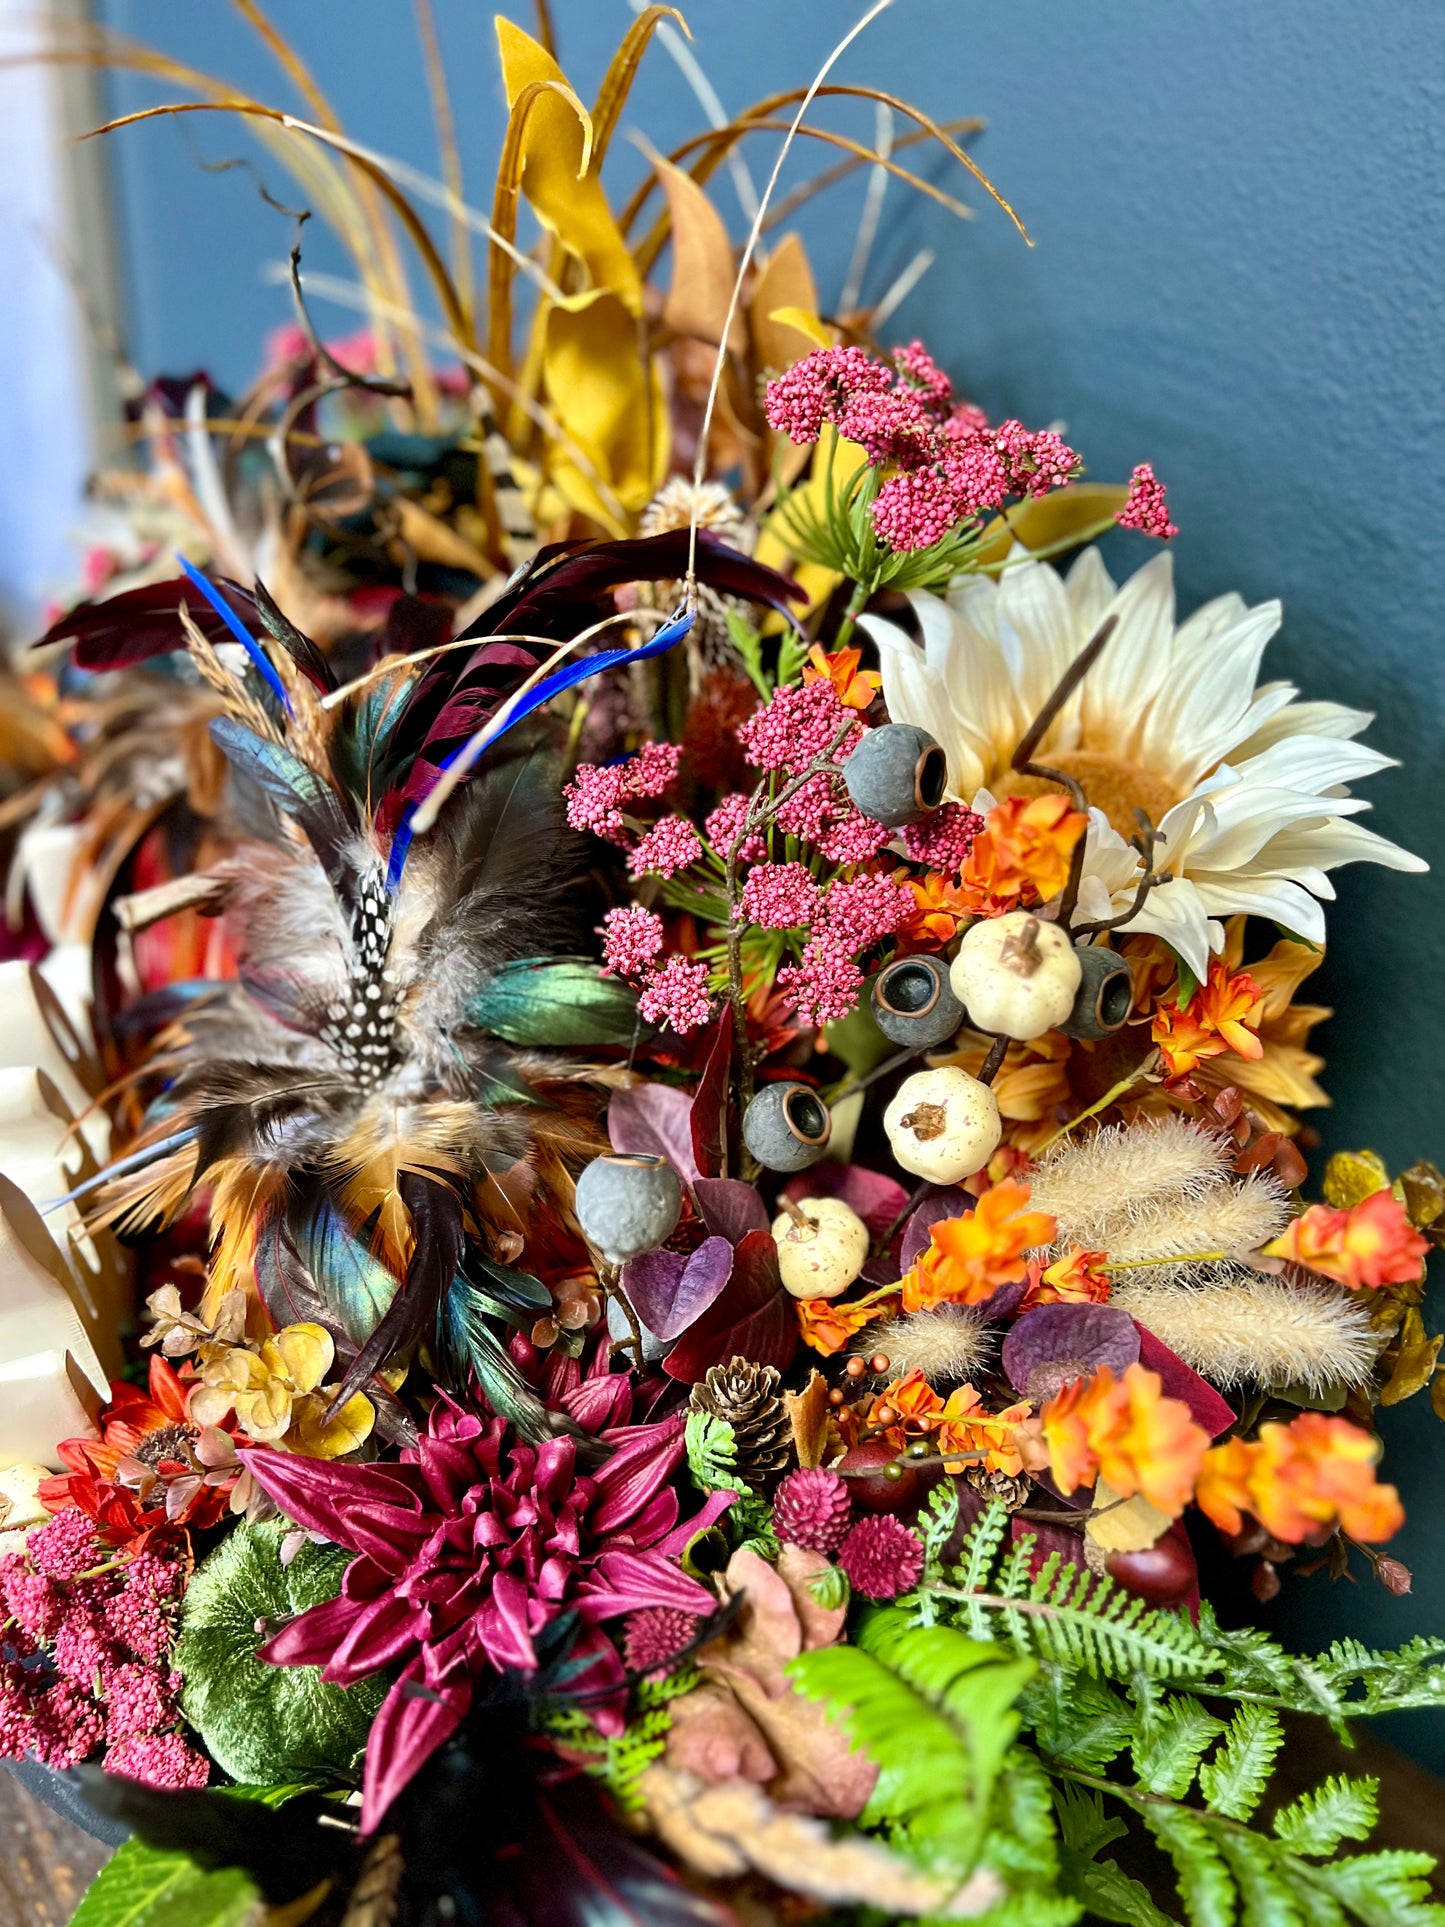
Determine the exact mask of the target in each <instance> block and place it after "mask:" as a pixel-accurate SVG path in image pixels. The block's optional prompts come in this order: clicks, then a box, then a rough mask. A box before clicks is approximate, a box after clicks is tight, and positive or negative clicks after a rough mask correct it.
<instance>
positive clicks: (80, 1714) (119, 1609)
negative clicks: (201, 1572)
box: [0, 1509, 210, 1787]
mask: <svg viewBox="0 0 1445 1927" xmlns="http://www.w3.org/2000/svg"><path fill="white" fill-rule="evenodd" d="M184 1584H185V1575H184V1567H183V1565H182V1562H181V1560H180V1558H179V1556H177V1555H176V1554H175V1553H173V1552H170V1551H163V1550H159V1549H157V1548H156V1547H155V1545H154V1544H153V1545H152V1546H151V1547H150V1548H148V1549H147V1550H145V1551H142V1552H139V1553H135V1554H132V1555H129V1556H126V1557H120V1556H117V1555H116V1554H114V1553H113V1552H111V1551H109V1550H108V1549H107V1548H106V1547H105V1546H104V1545H103V1544H102V1543H101V1542H100V1541H99V1540H98V1539H97V1538H96V1529H95V1522H94V1521H93V1520H92V1519H90V1518H89V1517H88V1516H87V1515H86V1514H85V1513H83V1512H80V1511H78V1510H74V1509H72V1510H68V1511H65V1512H60V1513H57V1515H56V1516H55V1518H54V1519H52V1520H51V1522H50V1523H49V1525H46V1526H42V1527H40V1528H39V1529H38V1530H36V1531H34V1532H32V1533H31V1534H30V1535H29V1537H28V1538H27V1540H26V1543H25V1550H24V1552H23V1553H10V1554H7V1556H6V1557H5V1558H4V1559H3V1560H0V1600H3V1602H4V1611H5V1614H6V1618H7V1621H8V1623H7V1625H6V1626H5V1629H4V1631H3V1634H0V1758H3V1759H12V1760H18V1759H24V1758H25V1756H26V1755H27V1754H28V1753H33V1754H34V1755H35V1757H36V1758H37V1759H39V1760H40V1761H41V1762H42V1763H43V1764H44V1765H46V1766H54V1767H68V1766H74V1765H76V1764H77V1763H78V1762H79V1761H81V1760H84V1759H87V1758H89V1757H90V1755H91V1754H93V1753H95V1752H97V1751H99V1749H100V1748H102V1747H104V1748H105V1754H104V1758H103V1761H102V1764H103V1765H104V1766H105V1767H106V1769H107V1771H109V1772H112V1773H122V1774H125V1775H126V1776H127V1777H128V1778H130V1779H134V1780H144V1781H146V1782H147V1783H148V1784H149V1785H151V1786H158V1787H200V1786H204V1785H205V1784H206V1781H207V1779H208V1777H209V1774H210V1767H209V1763H208V1762H207V1760H206V1759H205V1757H204V1756H203V1755H202V1754H200V1753H198V1752H196V1750H195V1749H194V1748H193V1747H192V1746H190V1745H189V1744H188V1742H187V1741H186V1740H185V1738H184V1737H183V1735H182V1733H181V1732H180V1730H179V1728H180V1724H181V1713H180V1703H179V1697H178V1696H179V1693H180V1687H181V1677H180V1674H179V1673H177V1672H175V1671H174V1670H173V1669H172V1668H171V1667H170V1666H169V1664H168V1663H167V1656H168V1654H169V1652H170V1648H171V1641H172V1636H173V1631H174V1621H175V1614H176V1608H177V1606H178V1605H179V1602H180V1595H181V1592H182V1590H183V1588H184Z"/></svg>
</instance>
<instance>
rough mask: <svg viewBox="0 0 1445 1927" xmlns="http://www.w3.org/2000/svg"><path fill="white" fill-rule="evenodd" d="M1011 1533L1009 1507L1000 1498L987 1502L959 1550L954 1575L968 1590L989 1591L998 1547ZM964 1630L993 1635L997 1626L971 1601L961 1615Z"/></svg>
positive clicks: (975, 1636) (963, 1589)
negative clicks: (990, 1622)
mask: <svg viewBox="0 0 1445 1927" xmlns="http://www.w3.org/2000/svg"><path fill="white" fill-rule="evenodd" d="M1007 1534H1008V1511H1007V1508H1006V1507H1004V1506H1002V1505H999V1504H998V1503H997V1502H994V1503H991V1504H989V1505H987V1506H986V1507H985V1508H984V1510H983V1511H982V1512H981V1513H980V1514H979V1515H978V1518H977V1519H976V1521H975V1522H974V1524H973V1525H972V1527H971V1528H970V1529H969V1532H968V1534H967V1536H966V1537H965V1539H964V1542H963V1549H962V1551H961V1552H960V1554H959V1560H958V1565H957V1568H956V1569H955V1571H954V1574H953V1577H954V1581H955V1583H956V1584H957V1586H958V1588H959V1590H960V1591H961V1592H965V1593H975V1592H987V1591H988V1590H989V1586H988V1581H989V1577H990V1575H991V1574H992V1572H993V1569H994V1566H995V1564H996V1563H997V1560H998V1553H999V1547H1000V1546H1001V1545H1002V1544H1003V1542H1004V1539H1005V1538H1006V1536H1007ZM961 1617H962V1618H963V1619H964V1630H965V1631H966V1632H967V1633H968V1635H969V1637H970V1638H971V1639H993V1638H994V1637H995V1630H994V1628H992V1627H991V1626H990V1625H989V1623H988V1617H987V1614H986V1613H985V1612H984V1610H983V1608H982V1607H980V1606H973V1605H968V1606H966V1607H965V1608H964V1612H963V1614H962V1615H961Z"/></svg>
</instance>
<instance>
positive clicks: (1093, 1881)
mask: <svg viewBox="0 0 1445 1927" xmlns="http://www.w3.org/2000/svg"><path fill="white" fill-rule="evenodd" d="M1074 1880H1075V1885H1074V1891H1075V1893H1077V1894H1078V1896H1079V1898H1080V1900H1082V1901H1083V1903H1084V1905H1085V1907H1086V1908H1087V1909H1088V1911H1089V1916H1090V1918H1091V1919H1092V1918H1097V1919H1099V1920H1117V1921H1121V1922H1123V1923H1124V1927H1176V1923H1175V1922H1174V1921H1172V1920H1171V1919H1170V1917H1169V1915H1168V1914H1161V1913H1160V1911H1159V1909H1158V1908H1157V1907H1156V1906H1155V1905H1154V1902H1153V1900H1152V1899H1151V1898H1150V1896H1149V1889H1148V1888H1147V1887H1145V1886H1143V1885H1142V1884H1141V1883H1140V1882H1139V1881H1137V1880H1135V1879H1133V1878H1132V1877H1131V1876H1130V1875H1129V1874H1126V1873H1125V1872H1124V1869H1123V1868H1122V1867H1120V1866H1118V1865H1116V1864H1115V1862H1114V1861H1112V1860H1091V1861H1089V1862H1088V1864H1087V1865H1085V1866H1083V1867H1081V1868H1079V1870H1078V1872H1077V1874H1076V1875H1075V1876H1074Z"/></svg>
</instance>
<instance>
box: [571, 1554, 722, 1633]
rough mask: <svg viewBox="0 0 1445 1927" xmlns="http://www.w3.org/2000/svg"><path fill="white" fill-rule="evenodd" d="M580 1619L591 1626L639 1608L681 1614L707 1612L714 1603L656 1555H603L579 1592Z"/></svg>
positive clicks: (681, 1571) (680, 1571)
mask: <svg viewBox="0 0 1445 1927" xmlns="http://www.w3.org/2000/svg"><path fill="white" fill-rule="evenodd" d="M578 1603H579V1606H580V1610H581V1613H582V1617H583V1618H584V1619H585V1620H586V1621H587V1622H588V1623H589V1624H593V1625H595V1624H596V1623H597V1622H598V1621H599V1620H602V1619H615V1618H616V1616H617V1615H618V1614H619V1613H627V1612H636V1611H637V1610H638V1609H639V1608H640V1607H643V1606H672V1607H675V1608H676V1610H677V1611H679V1612H684V1613H707V1612H711V1611H712V1609H713V1607H714V1605H715V1604H716V1603H717V1602H716V1601H715V1600H714V1598H713V1596H712V1594H711V1593H710V1592H709V1591H708V1590H707V1588H706V1587H705V1586H700V1585H699V1584H698V1582H697V1581H696V1580H695V1579H689V1578H688V1576H687V1574H686V1573H685V1572H684V1571H683V1570H682V1568H681V1566H678V1565H675V1564H674V1563H673V1561H672V1560H671V1559H668V1558H665V1557H664V1556H663V1554H662V1553H660V1552H656V1551H654V1552H604V1553H603V1554H602V1557H601V1558H600V1559H599V1560H598V1561H597V1564H596V1567H595V1570H594V1572H593V1574H592V1576H591V1577H590V1578H588V1579H587V1580H586V1581H585V1582H584V1584H583V1586H582V1591H581V1597H580V1599H579V1602H578Z"/></svg>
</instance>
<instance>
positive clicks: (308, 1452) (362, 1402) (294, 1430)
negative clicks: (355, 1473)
mask: <svg viewBox="0 0 1445 1927" xmlns="http://www.w3.org/2000/svg"><path fill="white" fill-rule="evenodd" d="M334 1390H335V1387H334V1386H333V1387H331V1388H330V1391H328V1390H325V1389H323V1390H322V1391H319V1392H315V1393H313V1394H312V1395H311V1396H310V1397H308V1398H304V1399H298V1400H297V1402H296V1409H295V1412H294V1414H293V1416H292V1420H291V1429H290V1431H289V1432H288V1433H287V1434H286V1438H285V1445H286V1449H287V1451H288V1452H299V1453H300V1454H301V1456H302V1457H303V1458H307V1459H340V1458H344V1457H345V1456H346V1454H347V1453H348V1452H355V1451H357V1450H358V1449H359V1448H360V1447H361V1446H363V1445H365V1443H366V1441H367V1440H368V1439H369V1438H370V1437H371V1428H372V1427H373V1426H374V1425H375V1423H376V1413H375V1411H374V1410H373V1409H372V1403H371V1400H370V1399H369V1398H368V1397H367V1396H366V1394H365V1393H364V1392H354V1393H353V1394H352V1396H351V1397H350V1398H349V1399H347V1401H346V1403H345V1404H344V1405H343V1406H342V1408H341V1410H340V1411H339V1412H338V1413H337V1414H336V1417H335V1418H334V1419H333V1420H332V1421H331V1423H330V1424H329V1425H326V1424H324V1423H323V1420H324V1419H325V1417H326V1408H327V1406H328V1405H329V1404H330V1402H331V1392H332V1391H334Z"/></svg>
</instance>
